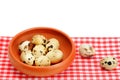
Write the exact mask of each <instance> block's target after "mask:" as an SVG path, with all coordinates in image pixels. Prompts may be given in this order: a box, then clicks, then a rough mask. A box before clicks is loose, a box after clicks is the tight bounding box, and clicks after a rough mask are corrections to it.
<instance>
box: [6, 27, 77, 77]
mask: <svg viewBox="0 0 120 80" xmlns="http://www.w3.org/2000/svg"><path fill="white" fill-rule="evenodd" d="M35 34H42V35H44V36H45V37H46V38H47V39H49V38H56V39H58V40H59V42H60V49H61V50H62V51H63V53H64V57H63V60H62V61H61V62H60V63H57V64H54V65H51V66H30V65H27V64H25V63H23V62H22V61H21V60H20V54H19V49H18V45H19V44H20V43H21V42H22V41H25V40H31V38H32V36H33V35H35ZM8 56H9V59H10V61H11V63H12V65H13V66H14V67H15V68H16V69H17V70H19V71H21V72H22V73H25V74H28V75H32V76H51V75H54V74H57V73H60V72H62V71H63V70H65V69H67V67H68V66H70V64H71V63H72V61H73V59H74V58H75V46H74V43H73V41H72V39H71V38H70V37H69V36H68V35H67V34H65V33H64V32H62V31H60V30H57V29H54V28H48V27H34V28H30V29H26V30H24V31H22V32H20V33H18V34H17V35H15V36H14V37H13V38H12V40H11V41H10V44H9V53H8Z"/></svg>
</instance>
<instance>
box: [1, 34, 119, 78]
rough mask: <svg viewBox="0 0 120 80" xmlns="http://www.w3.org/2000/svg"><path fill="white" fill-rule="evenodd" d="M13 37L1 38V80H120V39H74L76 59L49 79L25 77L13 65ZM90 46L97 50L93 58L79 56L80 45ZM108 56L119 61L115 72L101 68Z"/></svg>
mask: <svg viewBox="0 0 120 80" xmlns="http://www.w3.org/2000/svg"><path fill="white" fill-rule="evenodd" d="M11 39H12V37H7V36H1V37H0V80H19V79H20V80H37V79H41V80H47V79H48V80H51V79H52V80H54V79H55V80H120V38H119V37H72V40H73V41H74V43H75V45H76V53H75V54H76V57H75V59H74V61H73V63H72V64H71V65H70V66H69V67H68V68H67V69H66V70H65V71H63V72H61V73H59V74H55V75H54V76H48V77H34V76H28V75H25V74H23V73H21V72H19V71H18V70H16V69H15V68H14V66H12V65H11V63H10V61H9V58H8V45H9V42H10V40H11ZM84 43H85V44H90V45H92V46H93V47H94V48H95V50H96V55H95V56H93V57H91V58H82V57H81V56H80V55H79V51H78V50H79V46H80V44H84ZM107 55H112V56H115V57H116V58H117V59H118V66H117V68H116V69H115V70H112V71H107V70H104V69H102V68H101V67H100V63H99V62H100V60H101V58H103V57H106V56H107Z"/></svg>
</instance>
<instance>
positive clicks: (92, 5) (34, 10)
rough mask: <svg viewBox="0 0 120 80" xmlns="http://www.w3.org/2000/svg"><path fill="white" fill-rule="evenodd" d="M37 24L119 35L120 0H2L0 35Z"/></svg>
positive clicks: (76, 33) (73, 33)
mask: <svg viewBox="0 0 120 80" xmlns="http://www.w3.org/2000/svg"><path fill="white" fill-rule="evenodd" d="M38 26H47V27H54V28H57V29H59V30H62V31H64V32H65V33H67V34H68V35H70V36H72V37H74V36H80V37H81V36H82V37H85V36H93V37H94V36H111V37H112V36H120V29H119V27H120V0H118V1H117V0H41V1H40V0H1V1H0V36H14V35H15V34H17V33H18V32H20V31H22V30H24V29H27V28H30V27H38Z"/></svg>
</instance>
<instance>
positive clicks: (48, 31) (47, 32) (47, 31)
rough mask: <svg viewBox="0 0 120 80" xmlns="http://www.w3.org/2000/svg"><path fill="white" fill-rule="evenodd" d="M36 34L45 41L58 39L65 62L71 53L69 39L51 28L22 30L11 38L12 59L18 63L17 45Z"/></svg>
mask: <svg viewBox="0 0 120 80" xmlns="http://www.w3.org/2000/svg"><path fill="white" fill-rule="evenodd" d="M36 34H41V35H44V36H45V37H46V38H47V39H50V38H56V39H58V40H59V42H60V50H62V51H63V53H64V57H63V60H65V59H66V58H67V57H68V56H69V54H70V53H71V50H72V44H71V42H70V39H69V38H68V37H67V35H66V34H64V33H63V32H61V31H59V30H56V29H52V28H33V29H28V30H24V31H22V32H20V33H19V34H17V35H16V36H15V37H14V38H13V42H12V45H11V46H10V47H11V51H12V53H11V54H13V56H14V58H16V59H17V60H18V61H20V52H19V49H18V45H19V44H20V43H21V42H22V41H25V40H32V36H33V35H36ZM20 62H21V61H20Z"/></svg>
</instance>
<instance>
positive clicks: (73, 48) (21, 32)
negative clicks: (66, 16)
mask: <svg viewBox="0 0 120 80" xmlns="http://www.w3.org/2000/svg"><path fill="white" fill-rule="evenodd" d="M35 29H49V30H54V31H55V32H58V33H60V34H62V35H63V36H65V37H66V38H67V39H68V40H69V41H70V43H71V46H72V50H71V52H70V54H69V56H68V57H67V58H66V59H65V60H63V61H62V62H60V63H58V64H54V65H51V66H31V65H27V64H25V63H23V62H21V61H20V60H18V59H17V58H16V57H15V56H14V55H12V54H11V53H13V51H12V47H11V46H12V44H13V43H14V41H15V39H16V38H17V37H19V36H20V35H21V34H24V33H25V32H27V31H31V30H35ZM8 51H9V52H8V54H9V55H10V56H12V58H14V60H15V61H17V62H19V64H21V65H23V66H25V67H30V68H37V69H38V68H39V69H41V68H52V67H53V66H59V65H61V64H62V63H65V62H66V61H67V60H68V59H69V57H71V56H72V54H74V55H75V53H73V52H74V51H75V45H74V43H73V41H72V39H71V38H70V37H69V36H68V35H67V34H66V33H65V32H63V31H61V30H58V29H56V28H52V27H41V26H40V27H32V28H28V29H25V30H22V31H20V32H19V33H17V34H16V35H15V36H14V37H12V39H11V41H10V44H9V46H8ZM71 53H72V54H71ZM74 57H75V56H74Z"/></svg>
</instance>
